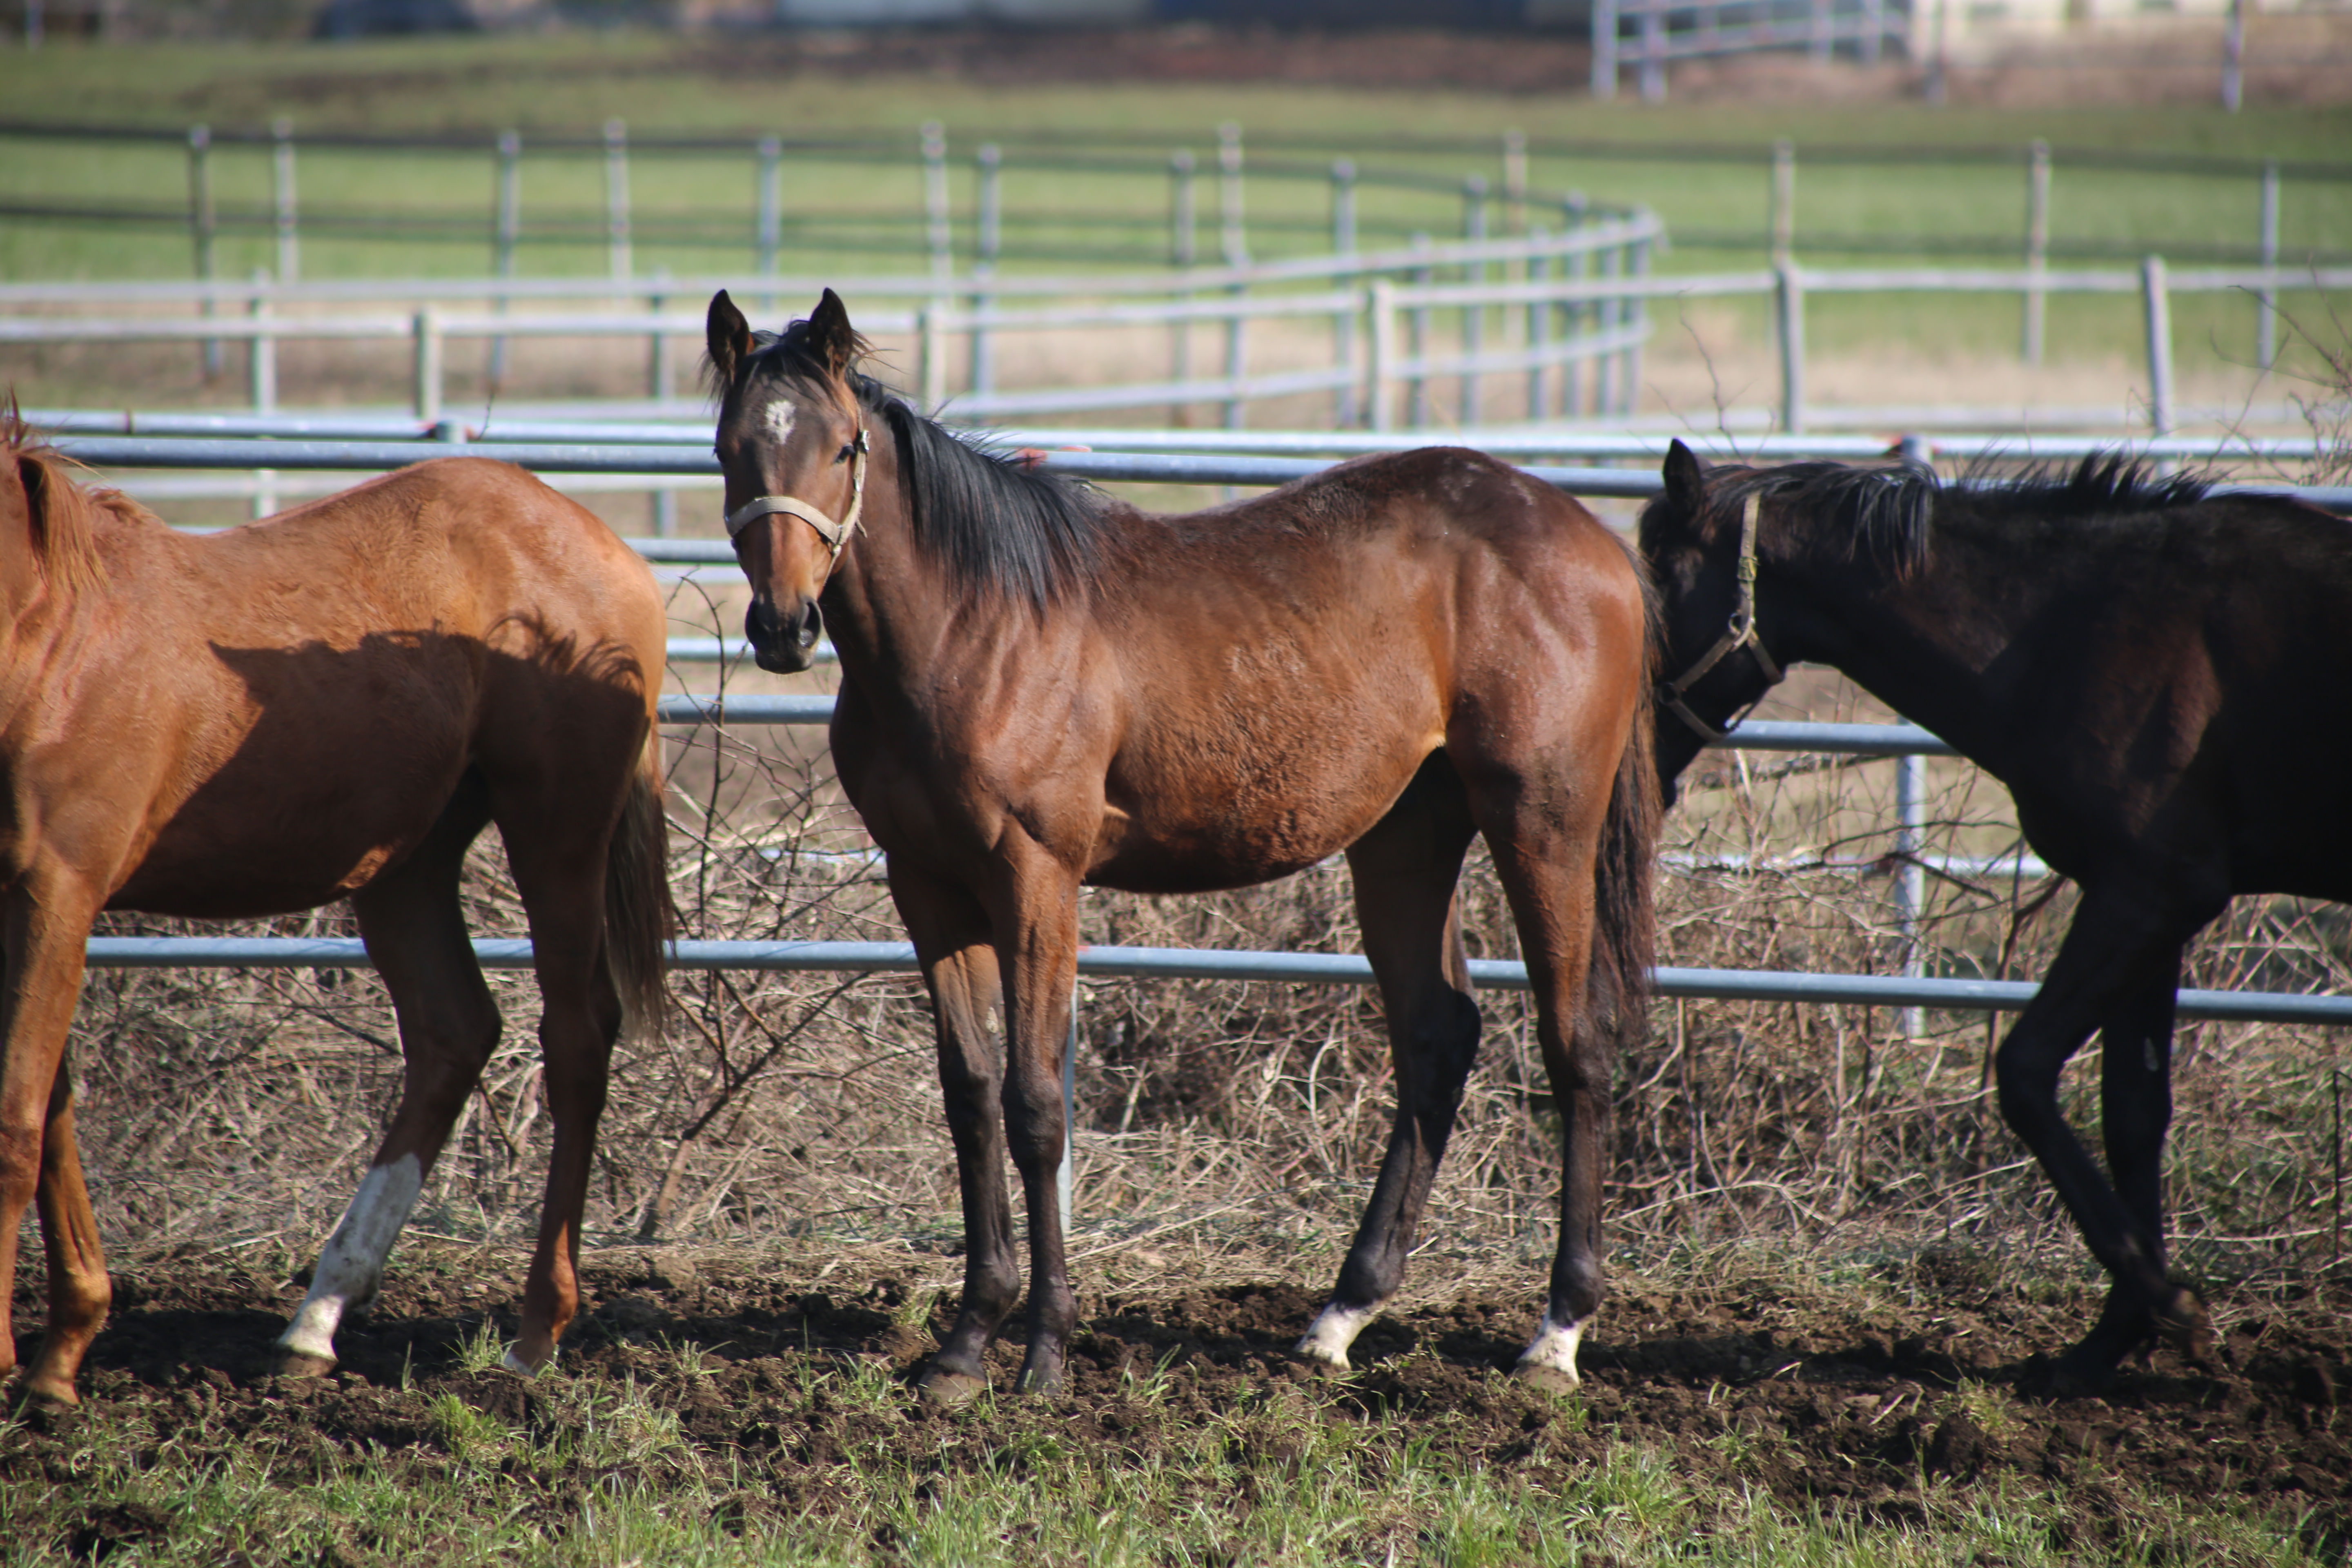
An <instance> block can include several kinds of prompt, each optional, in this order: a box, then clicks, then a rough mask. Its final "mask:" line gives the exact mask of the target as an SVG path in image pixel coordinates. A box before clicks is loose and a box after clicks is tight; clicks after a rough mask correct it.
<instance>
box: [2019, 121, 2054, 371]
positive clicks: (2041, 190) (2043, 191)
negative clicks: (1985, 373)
mask: <svg viewBox="0 0 2352 1568" xmlns="http://www.w3.org/2000/svg"><path fill="white" fill-rule="evenodd" d="M2049 269H2050V143H2049V142H2044V141H2042V140H2041V139H2040V138H2038V137H2037V138H2035V140H2034V142H2033V145H2032V148H2031V149H2030V150H2029V151H2028V153H2027V157H2026V174H2025V270H2026V272H2027V273H2028V274H2029V275H2030V279H2029V281H2028V282H2027V284H2026V287H2025V328H2024V335H2023V338H2022V341H2021V342H2020V343H2019V344H2018V353H2019V355H2020V357H2021V358H2022V359H2023V360H2024V361H2025V363H2028V364H2040V363H2042V323H2043V321H2044V319H2045V313H2046V312H2047V311H2048V310H2049V299H2050V296H2049V294H2048V293H2047V291H2046V290H2044V289H2043V288H2042V274H2043V273H2045V272H2047V271H2049Z"/></svg>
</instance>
